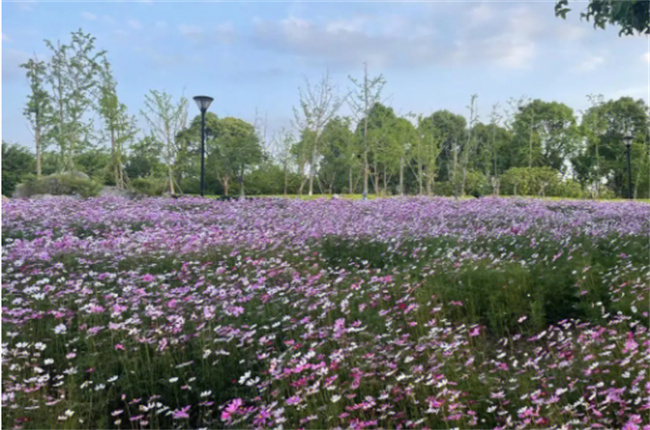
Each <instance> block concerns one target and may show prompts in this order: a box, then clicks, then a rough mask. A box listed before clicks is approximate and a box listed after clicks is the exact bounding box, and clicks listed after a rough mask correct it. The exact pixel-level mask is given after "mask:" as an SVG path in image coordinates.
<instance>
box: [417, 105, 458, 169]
mask: <svg viewBox="0 0 650 430" xmlns="http://www.w3.org/2000/svg"><path fill="white" fill-rule="evenodd" d="M423 120H424V121H427V122H428V123H429V125H428V126H429V127H433V128H435V129H437V130H438V132H439V135H438V136H439V138H440V145H441V147H440V154H439V158H438V170H439V172H440V174H439V178H440V179H441V180H447V181H451V180H453V179H454V178H455V177H456V172H457V170H458V153H459V152H460V143H461V142H462V141H463V140H464V138H465V132H466V130H465V127H466V126H467V121H466V120H465V117H464V116H462V115H456V114H454V113H451V112H449V111H448V110H438V111H436V112H434V113H433V114H431V115H430V116H429V117H426V118H423Z"/></svg>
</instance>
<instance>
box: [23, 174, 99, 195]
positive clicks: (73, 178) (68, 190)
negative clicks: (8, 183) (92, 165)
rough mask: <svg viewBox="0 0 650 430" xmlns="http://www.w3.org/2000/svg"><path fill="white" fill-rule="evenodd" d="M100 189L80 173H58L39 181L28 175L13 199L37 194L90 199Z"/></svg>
mask: <svg viewBox="0 0 650 430" xmlns="http://www.w3.org/2000/svg"><path fill="white" fill-rule="evenodd" d="M101 189H102V184H100V183H99V182H97V181H94V180H92V179H90V178H89V177H88V176H87V175H86V174H84V173H81V172H70V173H59V174H55V175H49V176H45V177H42V178H40V179H39V178H36V177H35V176H33V175H30V176H28V177H27V178H25V181H24V182H23V183H21V184H19V185H18V186H17V187H16V191H15V192H14V197H31V196H35V195H39V194H50V195H53V196H61V195H77V196H82V197H92V196H96V195H98V194H99V192H100V191H101Z"/></svg>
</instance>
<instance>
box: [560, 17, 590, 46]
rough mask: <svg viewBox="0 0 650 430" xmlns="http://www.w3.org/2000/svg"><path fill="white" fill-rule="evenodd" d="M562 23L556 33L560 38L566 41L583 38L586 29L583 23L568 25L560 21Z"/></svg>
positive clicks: (575, 40)
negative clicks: (580, 24)
mask: <svg viewBox="0 0 650 430" xmlns="http://www.w3.org/2000/svg"><path fill="white" fill-rule="evenodd" d="M561 23H562V24H563V25H560V26H558V30H557V35H558V37H559V38H560V40H565V41H567V42H577V41H579V40H582V39H584V37H585V36H586V35H587V29H586V28H585V26H584V25H582V26H579V25H570V24H567V23H564V22H562V21H561Z"/></svg>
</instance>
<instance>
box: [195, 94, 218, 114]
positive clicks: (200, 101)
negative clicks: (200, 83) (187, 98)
mask: <svg viewBox="0 0 650 430" xmlns="http://www.w3.org/2000/svg"><path fill="white" fill-rule="evenodd" d="M212 100H214V99H213V98H212V97H208V96H196V97H194V101H195V102H196V105H197V106H198V107H199V109H200V110H201V112H205V111H207V110H208V108H209V107H210V103H212Z"/></svg>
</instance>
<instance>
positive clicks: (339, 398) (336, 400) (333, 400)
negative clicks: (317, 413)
mask: <svg viewBox="0 0 650 430" xmlns="http://www.w3.org/2000/svg"><path fill="white" fill-rule="evenodd" d="M339 400H341V396H339V395H338V394H334V395H333V396H332V403H336V402H338V401H339Z"/></svg>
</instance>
